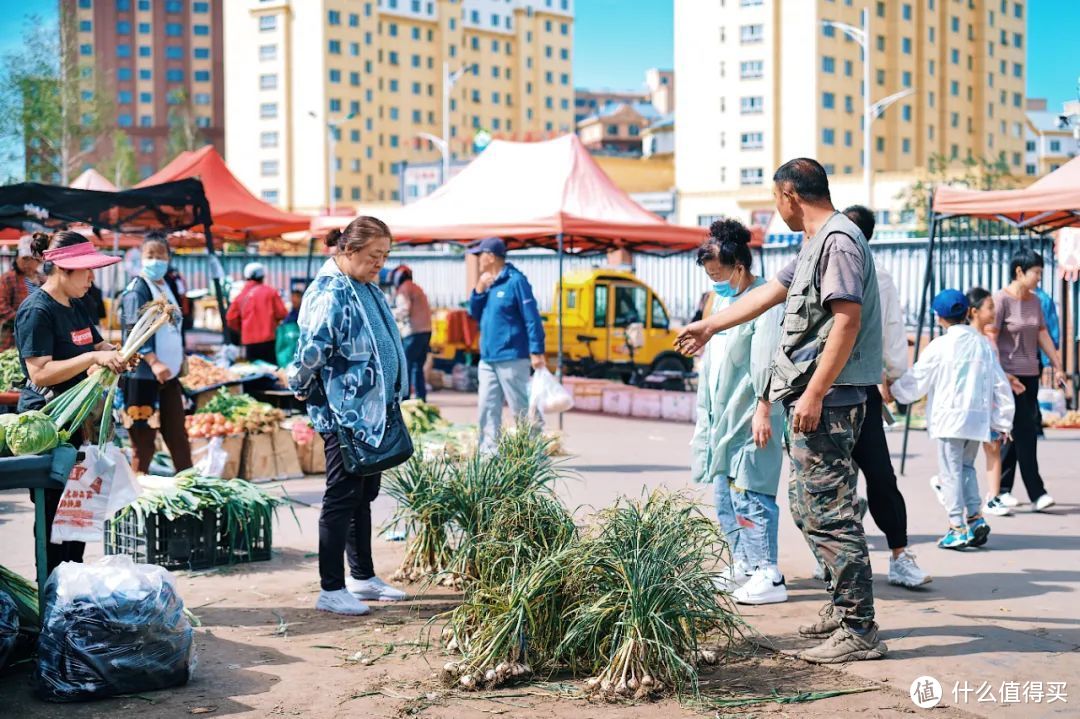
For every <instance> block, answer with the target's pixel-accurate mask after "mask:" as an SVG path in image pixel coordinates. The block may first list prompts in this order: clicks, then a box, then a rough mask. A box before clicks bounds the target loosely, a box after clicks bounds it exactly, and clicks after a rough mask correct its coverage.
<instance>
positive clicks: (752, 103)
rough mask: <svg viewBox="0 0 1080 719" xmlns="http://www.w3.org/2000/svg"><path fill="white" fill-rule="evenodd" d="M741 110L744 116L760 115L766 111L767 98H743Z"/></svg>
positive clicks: (740, 104) (740, 105) (740, 103)
mask: <svg viewBox="0 0 1080 719" xmlns="http://www.w3.org/2000/svg"><path fill="white" fill-rule="evenodd" d="M739 109H740V112H741V113H742V114H743V115H757V114H760V113H761V112H764V110H765V98H763V97H760V96H755V97H744V98H741V100H740V102H739Z"/></svg>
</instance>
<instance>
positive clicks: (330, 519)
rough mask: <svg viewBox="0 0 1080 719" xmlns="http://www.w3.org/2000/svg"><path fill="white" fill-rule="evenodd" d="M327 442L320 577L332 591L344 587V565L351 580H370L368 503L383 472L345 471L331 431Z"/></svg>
mask: <svg viewBox="0 0 1080 719" xmlns="http://www.w3.org/2000/svg"><path fill="white" fill-rule="evenodd" d="M322 437H323V440H324V441H325V442H326V491H325V492H324V493H323V504H322V512H321V513H320V514H319V579H320V583H321V585H322V588H323V589H324V590H325V591H328V592H334V591H337V590H339V589H344V588H345V565H344V562H343V560H342V555H343V554H345V555H346V556H348V559H349V574H350V575H351V576H352V578H353V579H371V578H372V577H374V576H375V563H374V561H373V560H372V558H371V502H372V500H374V499H375V498H376V497H377V496H379V487H380V485H381V480H382V475H379V474H372V475H368V476H366V477H357V476H355V475H351V474H347V473H346V472H345V466H344V463H343V462H342V459H341V450H340V449H339V448H338V438H337V435H336V434H334V433H333V432H330V433H326V434H323V436H322Z"/></svg>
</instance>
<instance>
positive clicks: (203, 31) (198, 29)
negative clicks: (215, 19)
mask: <svg viewBox="0 0 1080 719" xmlns="http://www.w3.org/2000/svg"><path fill="white" fill-rule="evenodd" d="M191 30H192V32H194V33H195V34H196V35H198V36H200V37H205V36H207V35H209V34H210V26H209V25H192V26H191Z"/></svg>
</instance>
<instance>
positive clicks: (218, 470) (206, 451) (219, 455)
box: [192, 437, 229, 477]
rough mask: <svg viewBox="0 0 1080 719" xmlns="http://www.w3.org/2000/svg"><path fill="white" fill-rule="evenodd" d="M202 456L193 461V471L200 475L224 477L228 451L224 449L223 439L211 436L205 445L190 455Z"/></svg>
mask: <svg viewBox="0 0 1080 719" xmlns="http://www.w3.org/2000/svg"><path fill="white" fill-rule="evenodd" d="M200 455H201V456H202V458H201V459H199V460H198V461H197V462H195V471H196V472H198V474H199V476H200V477H224V476H225V465H226V464H228V463H229V453H228V452H226V451H225V440H224V439H222V438H221V437H211V438H210V441H209V442H207V443H206V445H205V446H203V447H200V448H199V449H197V450H195V451H194V452H192V456H194V457H198V456H200Z"/></svg>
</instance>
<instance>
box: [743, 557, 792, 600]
mask: <svg viewBox="0 0 1080 719" xmlns="http://www.w3.org/2000/svg"><path fill="white" fill-rule="evenodd" d="M731 596H732V598H733V599H734V600H735V601H736V602H738V603H739V604H778V603H780V602H786V601H787V599H788V594H787V583H786V582H785V581H784V575H783V574H781V573H780V570H779V569H777V568H776V567H775V566H768V567H760V568H759V569H758V570H757V571H755V572H754V575H753V576H752V577H750V581H748V582H747V583H746V584H744V585H742V586H741V587H739V588H738V589H736V590H735V591H734V592H732V594H731Z"/></svg>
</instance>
